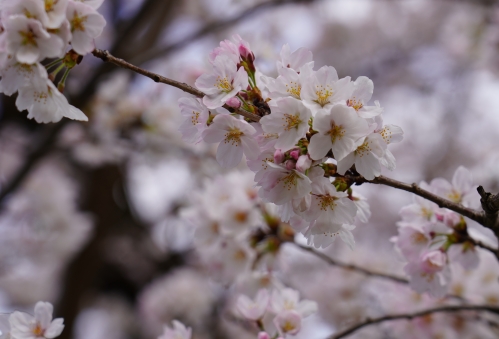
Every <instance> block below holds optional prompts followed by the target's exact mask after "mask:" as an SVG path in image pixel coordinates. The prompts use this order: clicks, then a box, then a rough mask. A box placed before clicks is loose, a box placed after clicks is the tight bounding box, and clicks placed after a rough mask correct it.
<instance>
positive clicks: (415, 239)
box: [411, 232, 427, 244]
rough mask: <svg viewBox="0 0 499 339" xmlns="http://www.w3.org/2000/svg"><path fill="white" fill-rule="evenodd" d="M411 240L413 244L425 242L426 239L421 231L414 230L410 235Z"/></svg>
mask: <svg viewBox="0 0 499 339" xmlns="http://www.w3.org/2000/svg"><path fill="white" fill-rule="evenodd" d="M411 240H412V243H413V244H426V242H427V239H426V237H425V235H424V234H423V233H419V232H416V233H414V234H412V235H411Z"/></svg>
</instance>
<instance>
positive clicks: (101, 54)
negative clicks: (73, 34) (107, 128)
mask: <svg viewBox="0 0 499 339" xmlns="http://www.w3.org/2000/svg"><path fill="white" fill-rule="evenodd" d="M92 54H93V55H94V56H95V57H97V58H99V59H101V60H102V61H104V62H110V63H112V64H115V65H117V66H119V67H123V68H126V69H129V70H131V71H133V72H135V73H138V74H141V75H143V76H146V77H148V78H150V79H152V80H153V81H155V82H160V83H162V84H166V85H169V86H173V87H176V88H178V89H181V90H182V91H184V92H187V93H189V94H192V95H194V96H196V97H198V98H202V97H204V96H205V94H204V93H203V92H201V91H198V90H197V89H195V88H194V87H191V86H189V85H187V84H186V83H183V82H179V81H176V80H172V79H169V78H166V77H164V76H161V75H159V74H156V73H152V72H149V71H147V70H145V69H143V68H140V67H137V66H135V65H132V64H131V63H129V62H127V61H125V60H123V59H120V58H116V57H115V56H113V55H111V53H109V52H108V51H103V50H100V49H95V50H94V51H93V52H92ZM224 107H225V108H227V109H228V110H232V108H230V107H228V106H225V105H224ZM235 113H237V114H240V115H242V116H243V117H245V118H248V119H250V120H252V121H259V120H260V117H259V116H258V115H255V114H253V113H250V112H247V111H244V110H241V109H239V110H236V111H235Z"/></svg>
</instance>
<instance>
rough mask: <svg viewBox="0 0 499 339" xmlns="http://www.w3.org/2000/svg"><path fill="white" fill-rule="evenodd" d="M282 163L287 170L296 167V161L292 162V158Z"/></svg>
mask: <svg viewBox="0 0 499 339" xmlns="http://www.w3.org/2000/svg"><path fill="white" fill-rule="evenodd" d="M284 165H285V166H286V169H287V170H289V171H291V170H294V169H295V168H296V162H294V160H288V161H286V163H285V164H284Z"/></svg>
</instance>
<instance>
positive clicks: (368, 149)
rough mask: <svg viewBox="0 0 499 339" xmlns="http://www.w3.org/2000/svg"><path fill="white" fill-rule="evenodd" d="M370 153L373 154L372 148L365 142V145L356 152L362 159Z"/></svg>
mask: <svg viewBox="0 0 499 339" xmlns="http://www.w3.org/2000/svg"><path fill="white" fill-rule="evenodd" d="M369 152H371V147H370V146H369V143H368V142H367V141H364V143H363V144H362V145H360V146H359V147H357V149H356V150H355V155H357V156H359V157H361V158H362V157H363V156H364V155H366V154H369Z"/></svg>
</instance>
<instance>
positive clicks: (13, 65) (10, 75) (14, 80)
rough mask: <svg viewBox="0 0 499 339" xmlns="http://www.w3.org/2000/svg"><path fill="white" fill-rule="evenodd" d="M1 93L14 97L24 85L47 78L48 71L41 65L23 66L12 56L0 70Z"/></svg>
mask: <svg viewBox="0 0 499 339" xmlns="http://www.w3.org/2000/svg"><path fill="white" fill-rule="evenodd" d="M0 75H1V76H2V79H1V80H0V92H2V93H4V94H5V95H12V94H14V93H15V92H17V91H18V90H19V88H20V87H22V86H23V85H26V84H29V83H32V82H34V81H36V80H35V78H45V79H46V78H47V76H48V75H47V71H46V70H45V67H43V66H42V65H41V64H39V63H35V64H23V63H20V62H18V61H17V60H16V59H15V58H13V57H12V56H10V57H9V58H8V59H7V63H6V65H5V67H4V68H2V69H0Z"/></svg>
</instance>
